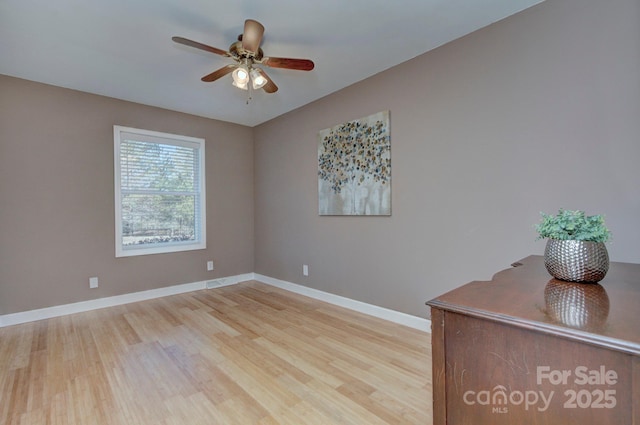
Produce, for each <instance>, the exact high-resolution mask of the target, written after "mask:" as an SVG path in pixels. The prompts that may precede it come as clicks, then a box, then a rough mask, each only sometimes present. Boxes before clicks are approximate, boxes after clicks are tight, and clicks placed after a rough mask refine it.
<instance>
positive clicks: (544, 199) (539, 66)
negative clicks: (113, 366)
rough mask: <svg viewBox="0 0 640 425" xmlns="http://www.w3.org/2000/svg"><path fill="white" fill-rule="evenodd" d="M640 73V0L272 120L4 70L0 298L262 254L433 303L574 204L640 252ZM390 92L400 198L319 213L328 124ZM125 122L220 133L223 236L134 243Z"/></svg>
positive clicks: (544, 21)
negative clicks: (124, 178) (123, 145)
mask: <svg viewBox="0 0 640 425" xmlns="http://www.w3.org/2000/svg"><path fill="white" fill-rule="evenodd" d="M320 69H321V67H318V69H317V72H320ZM639 75H640V3H639V2H638V1H637V0H612V1H607V2H605V1H602V0H547V1H546V2H544V3H542V4H540V5H538V6H535V7H534V8H532V9H529V10H527V11H524V12H523V13H520V14H518V15H516V16H513V17H511V18H508V19H506V20H504V21H501V22H499V23H497V24H495V25H492V26H491V27H488V28H485V29H483V30H481V31H478V32H476V33H474V34H471V35H469V36H467V37H464V38H462V39H460V40H457V41H455V42H453V43H450V44H448V45H445V46H443V47H441V48H439V49H437V50H435V51H433V52H430V53H428V54H425V55H422V56H420V57H418V58H416V59H414V60H412V61H409V62H407V63H405V64H403V65H400V66H398V67H395V68H393V69H391V70H389V71H387V72H383V73H381V74H378V75H376V76H374V77H373V78H370V79H368V80H366V81H364V82H362V83H359V84H356V85H354V86H352V87H349V88H347V89H345V90H342V91H340V92H338V93H336V94H333V95H331V96H328V97H326V98H324V99H321V100H319V101H317V102H314V103H312V104H310V105H307V106H305V107H303V108H301V109H299V110H296V111H294V112H292V113H289V114H287V115H285V116H282V117H280V118H278V119H275V120H273V121H271V122H268V123H266V124H264V125H262V126H259V127H256V128H254V129H250V128H245V127H241V126H237V125H233V124H228V123H223V122H219V121H213V120H207V119H204V118H198V117H194V116H189V115H185V114H180V113H176V112H170V111H166V110H162V109H157V108H151V107H146V106H142V105H137V104H132V103H128V102H122V101H117V100H113V99H109V98H104V97H99V96H93V95H89V94H85V93H80V92H75V91H71V90H65V89H61V88H55V87H51V86H46V85H41V84H37V83H32V82H27V81H24V80H18V79H14V78H10V77H3V76H0V314H8V313H13V312H19V311H26V310H30V309H35V308H41V307H47V306H52V305H60V304H65V303H71V302H76V301H82V300H89V299H94V298H99V297H105V296H110V295H117V294H123V293H129V292H135V291H140V290H146V289H153V288H159V287H164V286H169V285H174V284H181V283H189V282H194V281H201V280H206V279H213V278H217V277H222V276H230V275H237V274H242V273H248V272H252V271H255V272H257V273H260V274H264V275H267V276H271V277H274V278H279V279H283V280H287V281H290V282H294V283H300V284H303V285H308V286H310V287H313V288H317V289H320V290H323V291H327V292H331V293H335V294H339V295H343V296H346V297H349V298H352V299H355V300H359V301H363V302H367V303H371V304H375V305H380V306H383V307H387V308H391V309H394V310H397V311H402V312H406V313H409V314H414V315H417V316H423V317H426V316H427V314H428V312H427V309H426V307H425V306H424V302H425V301H426V300H428V299H430V298H433V297H435V296H437V295H438V294H440V293H442V292H444V291H446V290H449V289H451V288H454V287H456V286H458V285H461V284H463V283H465V282H467V281H469V280H473V279H488V278H489V277H490V276H491V274H493V272H495V271H496V270H499V269H501V268H505V267H507V266H508V265H509V263H511V262H512V261H514V260H517V259H520V258H522V257H524V256H527V255H529V254H532V253H536V254H539V253H542V250H543V246H544V242H543V241H537V242H536V241H535V236H536V235H535V233H534V231H533V225H534V223H536V222H537V221H538V219H539V212H540V211H546V212H554V211H555V210H556V209H557V208H559V207H564V208H572V209H578V208H579V209H585V210H587V211H588V212H590V213H605V214H606V219H607V223H608V224H609V226H610V228H611V230H612V231H613V233H614V240H613V242H612V243H611V244H610V245H609V252H610V254H611V257H612V259H613V260H616V261H627V262H635V263H638V262H640V226H638V217H640V196H639V195H640V193H639V189H638V188H639V187H640V171H639V170H640V167H638V165H637V163H638V159H639V158H640V120H639V119H638V117H639V116H640V78H638V76H639ZM381 110H390V111H391V132H392V164H393V181H392V185H393V198H392V210H393V215H392V216H391V217H364V218H362V217H361V218H357V217H319V216H318V214H317V208H318V204H317V175H316V171H317V157H316V152H317V151H316V135H317V133H318V131H319V130H321V129H324V128H327V127H330V126H333V125H335V124H338V123H341V122H344V121H347V120H351V119H355V118H359V117H363V116H365V115H368V114H371V113H374V112H378V111H381ZM114 124H119V125H125V126H131V127H139V128H145V129H149V130H157V131H166V132H170V133H178V134H184V135H188V136H195V137H203V138H205V139H206V140H207V206H208V212H207V216H208V217H207V219H208V229H207V230H208V232H207V233H208V234H207V240H208V246H209V247H208V249H207V250H206V251H193V252H188V253H180V254H159V255H151V256H144V257H129V258H118V259H116V258H115V255H114V223H113V220H114V218H113V214H114V213H113V135H112V131H113V125H114ZM254 227H255V232H254ZM254 238H255V239H254ZM254 257H255V264H254ZM210 259H213V260H214V261H215V263H216V270H215V271H214V272H206V269H205V262H206V261H207V260H210ZM303 264H308V265H309V266H310V276H309V277H303V276H302V265H303ZM90 276H98V277H99V278H100V288H98V289H95V290H90V289H89V288H88V286H89V285H88V278H89V277H90Z"/></svg>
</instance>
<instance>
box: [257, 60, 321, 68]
mask: <svg viewBox="0 0 640 425" xmlns="http://www.w3.org/2000/svg"><path fill="white" fill-rule="evenodd" d="M260 63H261V64H263V65H266V66H270V67H271V68H285V69H295V70H297V71H311V70H312V69H313V68H314V66H315V65H314V63H313V61H311V60H309V59H291V58H264V59H262V60H261V61H260Z"/></svg>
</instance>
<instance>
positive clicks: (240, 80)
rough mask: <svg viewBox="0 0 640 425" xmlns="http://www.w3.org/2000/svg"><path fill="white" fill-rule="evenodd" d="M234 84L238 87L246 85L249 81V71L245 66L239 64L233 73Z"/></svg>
mask: <svg viewBox="0 0 640 425" xmlns="http://www.w3.org/2000/svg"><path fill="white" fill-rule="evenodd" d="M231 76H232V77H233V85H234V86H236V87H240V88H242V87H241V86H243V85H244V86H246V85H247V83H248V82H249V71H248V70H247V69H246V68H245V67H244V66H239V67H237V68H236V69H234V70H233V73H231Z"/></svg>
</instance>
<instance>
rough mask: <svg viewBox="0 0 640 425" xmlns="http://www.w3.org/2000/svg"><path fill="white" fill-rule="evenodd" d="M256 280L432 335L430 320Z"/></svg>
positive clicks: (273, 281) (292, 285)
mask: <svg viewBox="0 0 640 425" xmlns="http://www.w3.org/2000/svg"><path fill="white" fill-rule="evenodd" d="M255 280H257V281H259V282H262V283H266V284H267V285H272V286H276V287H278V288H281V289H286V290H287V291H291V292H295V293H297V294H300V295H305V296H307V297H310V298H314V299H317V300H320V301H325V302H328V303H330V304H334V305H338V306H340V307H344V308H348V309H350V310H354V311H357V312H360V313H364V314H368V315H369V316H374V317H378V318H380V319H384V320H388V321H390V322H394V323H398V324H400V325H404V326H408V327H410V328H413V329H418V330H420V331H424V332H429V333H431V320H429V319H423V318H422V317H417V316H412V315H410V314H406V313H401V312H399V311H395V310H390V309H388V308H384V307H379V306H377V305H372V304H367V303H363V302H361V301H356V300H352V299H351V298H346V297H342V296H340V295H335V294H331V293H328V292H324V291H320V290H318V289H313V288H309V287H307V286H302V285H298V284H296V283H291V282H287V281H284V280H279V279H274V278H272V277H269V276H263V275H261V274H255Z"/></svg>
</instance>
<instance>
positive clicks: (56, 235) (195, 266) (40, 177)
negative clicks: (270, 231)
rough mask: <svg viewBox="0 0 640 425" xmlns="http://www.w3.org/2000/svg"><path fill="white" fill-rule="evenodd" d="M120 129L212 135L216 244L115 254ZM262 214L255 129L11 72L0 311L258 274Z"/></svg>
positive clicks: (2, 84)
mask: <svg viewBox="0 0 640 425" xmlns="http://www.w3.org/2000/svg"><path fill="white" fill-rule="evenodd" d="M114 124H118V125H124V126H129V127H136V128H143V129H147V130H156V131H163V132H168V133H174V134H183V135H187V136H193V137H202V138H204V139H206V166H207V181H206V184H207V249H206V250H200V251H191V252H186V253H177V254H158V255H147V256H141V257H128V258H115V236H114V232H115V231H114V194H113V125H114ZM253 210H254V207H253V132H252V129H250V128H246V127H242V126H238V125H234V124H228V123H223V122H219V121H213V120H209V119H204V118H198V117H194V116H190V115H185V114H180V113H176V112H171V111H166V110H162V109H158V108H151V107H147V106H143V105H138V104H133V103H129V102H123V101H118V100H114V99H109V98H105V97H100V96H94V95H90V94H86V93H81V92H77V91H71V90H66V89H62V88H57V87H52V86H47V85H43V84H37V83H33V82H28V81H24V80H19V79H15V78H10V77H5V76H0V314H8V313H13V312H19V311H26V310H31V309H36V308H42V307H48V306H53V305H60V304H66V303H71V302H76V301H83V300H89V299H94V298H100V297H106V296H111V295H118V294H124V293H129V292H136V291H141V290H147V289H154V288H160V287H165V286H170V285H176V284H183V283H190V282H197V281H202V280H207V279H214V278H217V277H222V276H230V275H237V274H242V273H249V272H252V271H253V248H254V242H253ZM207 260H214V262H215V267H216V269H215V270H214V271H213V272H207V271H206V261H207ZM91 276H98V278H99V280H100V287H99V288H97V289H89V280H88V279H89V277H91Z"/></svg>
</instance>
